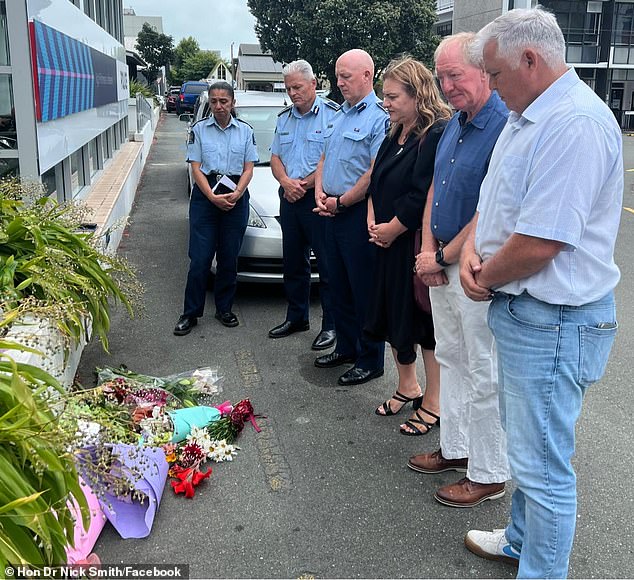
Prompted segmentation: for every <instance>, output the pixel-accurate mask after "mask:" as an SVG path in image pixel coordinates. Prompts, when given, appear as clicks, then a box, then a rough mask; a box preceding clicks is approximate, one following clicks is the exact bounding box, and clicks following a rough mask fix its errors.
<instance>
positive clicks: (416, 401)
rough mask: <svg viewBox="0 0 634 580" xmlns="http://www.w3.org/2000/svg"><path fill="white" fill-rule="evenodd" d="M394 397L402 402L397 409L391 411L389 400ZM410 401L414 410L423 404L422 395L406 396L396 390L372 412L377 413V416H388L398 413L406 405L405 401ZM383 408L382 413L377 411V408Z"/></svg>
mask: <svg viewBox="0 0 634 580" xmlns="http://www.w3.org/2000/svg"><path fill="white" fill-rule="evenodd" d="M392 399H394V400H395V401H398V402H399V403H403V404H402V405H401V407H400V409H399V410H398V411H392V407H390V401H391V400H392ZM410 401H411V402H412V407H414V411H416V410H417V409H419V408H420V406H421V405H422V404H423V395H422V394H420V395H418V396H417V397H407V396H406V395H404V394H403V393H399V392H398V391H396V393H394V394H393V395H392V396H391V397H390V398H389V399H388V400H387V401H385V403H383V406H382V407H379V408H378V409H375V410H374V412H375V413H376V414H377V415H379V417H389V416H390V415H398V414H399V413H400V412H401V409H402V408H403V407H404V406H405V405H407V403H409V402H410ZM381 408H382V409H383V411H384V412H383V413H379V409H381Z"/></svg>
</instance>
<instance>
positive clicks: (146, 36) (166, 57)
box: [135, 22, 174, 84]
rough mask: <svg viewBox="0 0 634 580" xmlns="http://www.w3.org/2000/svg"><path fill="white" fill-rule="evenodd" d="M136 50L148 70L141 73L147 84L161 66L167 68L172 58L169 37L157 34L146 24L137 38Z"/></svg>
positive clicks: (171, 43) (154, 77) (172, 44)
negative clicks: (146, 64)
mask: <svg viewBox="0 0 634 580" xmlns="http://www.w3.org/2000/svg"><path fill="white" fill-rule="evenodd" d="M135 46H136V49H137V50H138V51H139V54H140V55H141V57H142V58H143V60H144V61H145V62H147V63H148V68H147V69H146V70H144V71H143V74H144V75H145V78H146V79H147V81H148V83H150V84H151V83H153V82H154V81H155V80H156V79H157V77H158V74H159V70H160V69H161V67H162V66H169V63H170V62H171V61H172V59H173V58H174V41H173V39H172V37H171V36H168V35H167V34H162V33H160V32H157V31H156V30H155V29H154V28H152V26H150V25H149V24H148V23H147V22H144V23H143V27H142V28H141V31H140V32H139V34H138V36H137V41H136V45H135Z"/></svg>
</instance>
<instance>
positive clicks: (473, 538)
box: [464, 529, 520, 566]
mask: <svg viewBox="0 0 634 580" xmlns="http://www.w3.org/2000/svg"><path fill="white" fill-rule="evenodd" d="M504 531H505V530H504V529H501V530H493V531H492V532H482V531H480V530H471V531H469V532H468V533H467V535H466V536H465V539H464V545H465V546H466V547H467V549H468V550H471V551H472V552H473V553H474V554H477V555H478V556H480V557H481V558H486V559H487V560H500V561H502V562H507V563H508V564H514V565H515V566H519V563H520V555H519V552H517V551H516V550H514V549H513V547H512V546H511V544H509V543H508V541H507V540H506V536H505V535H504Z"/></svg>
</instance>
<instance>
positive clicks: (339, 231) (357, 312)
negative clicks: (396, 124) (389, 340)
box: [314, 49, 389, 386]
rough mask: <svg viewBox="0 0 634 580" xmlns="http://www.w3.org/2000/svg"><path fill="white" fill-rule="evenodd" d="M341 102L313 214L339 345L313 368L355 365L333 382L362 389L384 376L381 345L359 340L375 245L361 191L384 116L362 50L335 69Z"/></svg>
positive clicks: (380, 136) (370, 66) (346, 56)
mask: <svg viewBox="0 0 634 580" xmlns="http://www.w3.org/2000/svg"><path fill="white" fill-rule="evenodd" d="M335 74H336V76H337V86H338V87H339V90H340V91H341V94H342V95H343V97H344V99H345V101H344V103H343V105H342V107H341V109H340V110H339V111H338V112H337V113H336V114H335V116H334V118H333V120H332V122H331V123H329V125H328V127H327V129H326V134H325V136H324V137H325V139H324V142H325V147H324V154H323V156H322V158H321V161H320V162H319V165H318V166H317V171H316V174H315V203H316V206H317V207H316V208H315V210H314V211H315V212H316V213H318V214H319V215H320V216H322V218H323V219H325V220H328V221H327V225H326V230H327V231H326V252H327V255H328V264H329V270H330V284H331V286H332V296H333V313H334V318H335V329H336V331H337V346H336V347H335V350H334V351H333V352H332V353H330V354H327V355H324V356H320V357H319V358H317V359H316V360H315V366H317V367H320V368H333V367H338V366H340V365H344V364H347V363H352V364H353V365H354V366H353V367H352V368H350V369H349V370H347V371H346V372H345V373H343V374H342V375H341V376H340V377H339V380H338V384H340V385H343V386H352V385H360V384H362V383H366V382H368V381H370V380H372V379H375V378H378V377H380V376H382V375H383V366H384V354H385V343H383V342H373V341H369V340H367V339H366V338H364V336H363V326H364V322H365V313H366V310H367V298H368V295H369V288H370V286H371V284H372V272H373V269H374V250H375V247H374V246H373V245H372V244H370V242H369V241H368V232H367V205H368V204H367V200H366V191H367V189H368V185H369V183H370V174H371V172H372V166H373V164H374V158H375V157H376V154H377V152H378V150H379V147H380V145H381V143H382V142H383V139H384V138H385V135H386V132H387V129H388V126H389V116H388V114H387V112H386V111H385V109H384V108H383V107H382V105H381V103H380V101H379V99H378V97H377V96H376V94H375V92H374V90H373V81H374V62H373V61H372V58H371V57H370V55H369V54H368V53H367V52H365V51H363V50H359V49H354V50H349V51H348V52H345V53H344V54H342V55H341V56H340V57H339V58H338V59H337V62H336V64H335Z"/></svg>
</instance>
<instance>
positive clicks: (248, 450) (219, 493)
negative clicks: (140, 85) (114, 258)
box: [78, 114, 634, 578]
mask: <svg viewBox="0 0 634 580" xmlns="http://www.w3.org/2000/svg"><path fill="white" fill-rule="evenodd" d="M185 129H186V125H185V124H184V123H179V122H178V120H177V119H176V117H175V116H174V115H166V114H164V115H163V118H162V120H161V122H160V124H159V126H158V128H157V132H156V136H155V143H154V145H153V147H152V149H151V151H150V155H149V158H148V160H147V163H146V165H145V169H144V172H143V176H142V179H141V183H140V185H139V188H138V191H137V196H136V201H135V204H134V208H133V211H132V214H131V223H130V225H129V227H128V228H127V229H126V231H125V233H124V236H123V240H122V243H121V246H120V249H119V251H120V253H121V254H122V255H124V256H126V257H127V258H128V260H129V261H130V262H131V263H132V264H133V265H134V266H135V267H136V268H137V270H138V275H139V277H140V279H141V280H142V282H143V284H144V285H145V288H146V293H145V297H144V303H145V307H144V310H143V312H141V313H140V314H139V316H138V317H137V318H135V319H134V320H129V319H128V318H127V317H126V316H125V314H124V313H123V312H121V311H119V310H117V312H115V313H114V315H113V319H112V330H111V333H110V354H107V353H105V352H104V351H103V350H102V349H101V347H100V345H98V344H95V343H94V342H93V343H91V344H90V345H88V347H87V348H86V350H85V351H84V354H83V357H82V360H81V363H80V368H79V373H78V375H79V378H80V380H81V381H82V382H83V383H84V384H85V385H92V384H94V375H93V371H94V369H95V367H97V366H103V365H113V366H114V365H119V364H126V365H127V366H128V367H129V368H130V369H132V370H135V371H138V372H142V373H146V374H151V375H157V376H162V375H168V374H172V373H175V372H180V371H185V370H188V369H193V368H196V367H199V366H213V367H217V368H218V369H219V372H220V374H221V375H222V376H224V382H223V392H222V393H221V394H220V396H219V397H218V401H222V400H225V399H230V400H231V401H233V402H237V401H238V400H239V399H241V398H245V397H249V398H250V399H251V401H252V402H253V405H254V407H255V410H256V412H259V413H261V414H263V415H265V416H266V418H265V419H261V420H260V421H259V422H260V425H261V426H262V428H263V430H262V433H260V434H256V433H255V431H254V430H253V429H252V428H251V427H250V426H247V427H246V428H245V430H244V432H243V434H242V435H241V437H240V438H239V439H238V441H237V444H238V445H239V446H240V447H241V450H240V451H239V453H238V456H237V457H236V458H235V460H234V461H233V462H231V463H222V464H213V465H212V467H213V474H212V476H211V478H210V479H209V480H207V481H205V482H203V483H202V484H201V485H200V486H199V487H198V488H197V490H196V495H195V497H194V498H193V499H191V500H187V499H185V498H184V497H183V496H182V495H181V496H175V495H174V493H173V492H172V490H171V488H170V487H169V484H168V486H167V488H166V489H165V492H164V494H163V499H162V502H161V505H160V508H159V510H158V513H157V517H156V520H155V522H154V527H153V529H152V532H151V534H150V535H149V537H147V538H145V539H141V540H122V539H121V538H119V537H118V535H117V533H116V532H115V530H114V529H113V528H112V527H111V526H110V525H106V528H105V529H104V531H103V533H102V535H101V537H100V539H99V541H98V543H97V546H96V548H95V551H96V552H97V553H98V554H99V556H100V558H101V560H102V562H103V563H104V564H106V565H107V564H111V565H114V564H129V565H133V564H188V565H189V567H190V568H189V573H190V577H191V578H512V577H514V575H515V573H516V569H515V568H513V567H511V566H508V565H505V564H500V563H497V562H490V561H486V560H483V559H480V558H478V557H476V556H474V555H472V554H471V553H470V552H468V551H467V550H466V549H465V547H464V545H463V538H464V534H465V533H466V532H467V531H468V530H469V529H471V528H479V529H492V528H497V527H503V526H504V525H505V522H506V519H507V516H508V513H509V506H510V495H511V494H510V491H511V489H512V488H509V493H507V495H506V497H504V498H503V499H501V500H497V501H493V502H485V503H484V504H482V505H480V506H478V507H476V508H473V509H453V508H449V507H445V506H442V505H441V504H439V503H437V502H436V501H435V500H434V499H433V493H434V491H435V489H436V488H437V487H439V486H440V485H444V484H446V483H450V482H452V481H455V480H457V479H458V478H459V477H461V475H460V474H456V473H453V472H449V473H444V474H441V475H438V476H425V475H422V474H417V473H414V472H413V471H411V470H409V469H407V467H406V462H407V458H408V457H409V456H410V455H413V454H415V453H420V452H424V451H433V450H435V449H437V448H438V436H439V435H438V430H437V429H434V430H433V431H432V432H431V433H430V434H429V435H426V436H424V437H404V436H402V435H400V434H399V433H398V425H399V423H400V422H402V420H404V419H405V418H406V416H407V415H408V414H409V409H408V411H407V413H401V414H400V415H398V416H396V417H388V418H382V417H377V416H375V415H374V408H375V407H376V406H377V405H378V404H379V403H380V402H382V401H383V400H385V399H386V398H387V397H389V395H390V393H391V392H392V391H393V390H394V389H395V386H396V372H395V370H394V366H393V363H392V362H391V356H390V355H388V356H387V357H386V361H387V362H386V373H385V376H384V377H382V378H381V379H379V380H376V381H372V382H371V383H369V384H367V385H362V386H360V387H356V388H355V387H353V388H348V389H346V388H341V387H337V386H336V378H337V376H338V375H339V374H340V371H339V372H338V369H334V370H324V369H316V368H315V367H314V366H313V359H314V358H315V353H313V352H311V351H310V344H311V342H312V339H313V338H314V336H315V334H316V332H317V331H318V329H319V307H318V301H317V300H314V301H313V305H314V308H313V309H312V315H311V324H312V328H311V330H310V331H309V332H304V333H299V334H297V335H294V336H292V337H289V338H286V339H281V340H277V341H274V340H270V339H268V338H267V331H268V329H269V328H271V327H273V326H274V325H275V324H277V323H279V322H281V321H282V320H283V319H284V314H285V300H284V296H283V291H282V289H281V287H279V286H248V285H247V286H245V285H242V286H240V287H239V290H238V296H237V298H236V308H235V312H236V314H237V315H238V317H239V318H240V322H241V324H240V326H238V327H237V328H234V329H227V328H224V327H222V326H221V325H220V324H219V323H218V322H217V321H216V320H214V318H213V313H214V308H213V296H212V294H211V293H210V294H209V295H208V302H207V312H206V313H205V317H204V318H203V319H201V320H200V321H199V325H198V326H197V327H196V328H195V329H194V331H193V332H192V333H191V334H190V335H188V336H186V337H176V336H174V335H173V334H172V329H173V327H174V324H175V322H176V320H177V319H178V316H179V314H180V313H181V308H182V300H183V290H184V284H185V277H186V272H187V267H188V259H187V237H188V222H187V203H188V198H187V193H186V172H185V164H184V161H183V159H184V155H185V146H184V143H185ZM625 156H626V168H634V139H632V138H626V154H625ZM632 175H634V173H627V174H626V179H627V186H626V192H625V202H624V205H625V206H627V207H629V208H634V195H633V194H632V178H631V177H630V176H632ZM632 247H634V213H630V212H628V211H625V210H624V212H623V217H622V223H621V235H620V239H619V247H618V253H617V261H618V263H619V266H620V267H621V268H622V272H623V280H622V282H621V285H620V286H619V289H618V292H617V300H618V307H619V322H620V331H619V335H618V338H617V342H616V345H615V347H614V350H613V355H612V358H611V361H610V364H609V368H608V371H607V374H606V377H605V378H604V380H603V381H602V382H601V383H599V384H597V385H595V386H593V387H592V388H591V389H590V391H589V393H588V396H587V398H586V402H585V406H584V411H583V415H582V418H581V420H580V422H579V428H578V447H577V457H576V459H575V466H576V469H577V473H578V487H579V511H578V514H579V515H578V526H577V536H576V541H575V546H574V551H573V554H572V560H571V569H570V576H571V577H573V578H627V577H634V553H633V552H634V533H633V529H634V527H633V524H632V519H633V518H632V516H633V515H634V492H633V491H632V479H633V478H632V475H633V473H634V468H633V467H632V465H633V456H634V445H633V444H632V443H633V441H632V439H633V437H632V433H633V429H632V423H631V413H632V409H634V390H633V389H632V382H631V377H630V366H631V361H632V352H633V351H634V308H633V306H632V301H631V297H632V291H631V288H632V284H633V283H634V265H633V264H632V260H631V248H632ZM419 377H420V380H421V383H424V379H423V373H422V364H421V365H420V374H419Z"/></svg>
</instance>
